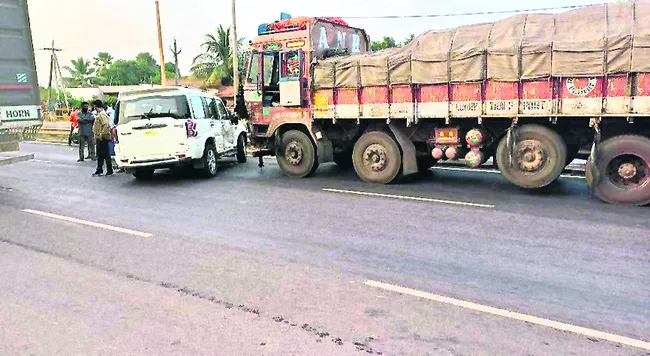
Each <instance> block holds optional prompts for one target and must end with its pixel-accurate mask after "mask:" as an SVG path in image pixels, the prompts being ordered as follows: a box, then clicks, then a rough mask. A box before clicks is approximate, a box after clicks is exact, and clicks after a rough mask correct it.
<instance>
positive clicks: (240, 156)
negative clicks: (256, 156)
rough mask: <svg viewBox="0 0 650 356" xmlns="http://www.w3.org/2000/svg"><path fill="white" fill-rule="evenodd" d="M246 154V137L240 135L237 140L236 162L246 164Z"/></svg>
mask: <svg viewBox="0 0 650 356" xmlns="http://www.w3.org/2000/svg"><path fill="white" fill-rule="evenodd" d="M247 155H248V152H247V151H246V135H245V134H243V133H242V134H240V135H239V137H238V138H237V162H239V163H246V160H247V159H248V157H247Z"/></svg>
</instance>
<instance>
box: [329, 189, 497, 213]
mask: <svg viewBox="0 0 650 356" xmlns="http://www.w3.org/2000/svg"><path fill="white" fill-rule="evenodd" d="M323 191H324V192H330V193H340V194H353V195H362V196H368V197H379V198H390V199H399V200H413V201H421V202H427V203H440V204H449V205H460V206H471V207H474V208H485V209H493V208H495V207H496V205H492V204H483V203H471V202H463V201H455V200H445V199H433V198H421V197H410V196H406V195H394V194H381V193H370V192H360V191H356V190H341V189H332V188H323Z"/></svg>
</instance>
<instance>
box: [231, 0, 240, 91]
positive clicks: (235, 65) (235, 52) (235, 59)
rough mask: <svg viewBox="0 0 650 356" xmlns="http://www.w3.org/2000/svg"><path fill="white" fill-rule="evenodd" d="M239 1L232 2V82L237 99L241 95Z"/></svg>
mask: <svg viewBox="0 0 650 356" xmlns="http://www.w3.org/2000/svg"><path fill="white" fill-rule="evenodd" d="M236 3H237V0H232V34H231V35H232V45H231V47H232V71H233V74H232V80H233V89H234V91H235V97H237V94H239V49H238V48H237V44H238V43H237V42H238V41H237V5H236Z"/></svg>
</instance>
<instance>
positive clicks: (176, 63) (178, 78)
mask: <svg viewBox="0 0 650 356" xmlns="http://www.w3.org/2000/svg"><path fill="white" fill-rule="evenodd" d="M169 49H170V50H171V51H172V53H173V54H174V64H175V65H176V73H175V76H176V86H178V81H179V80H180V78H181V71H180V70H179V69H178V55H179V54H181V52H183V50H182V49H180V48H178V47H177V46H176V38H174V47H170V48H169Z"/></svg>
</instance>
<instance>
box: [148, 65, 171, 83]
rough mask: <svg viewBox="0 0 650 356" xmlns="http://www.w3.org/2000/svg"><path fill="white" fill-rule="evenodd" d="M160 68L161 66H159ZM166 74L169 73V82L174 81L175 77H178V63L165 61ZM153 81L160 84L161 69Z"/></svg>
mask: <svg viewBox="0 0 650 356" xmlns="http://www.w3.org/2000/svg"><path fill="white" fill-rule="evenodd" d="M157 67H158V68H160V66H157ZM165 74H166V75H167V84H171V83H174V78H176V65H175V64H174V63H165ZM153 82H154V83H156V84H159V83H160V82H161V80H160V71H158V73H157V74H156V76H155V77H154V78H153Z"/></svg>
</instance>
